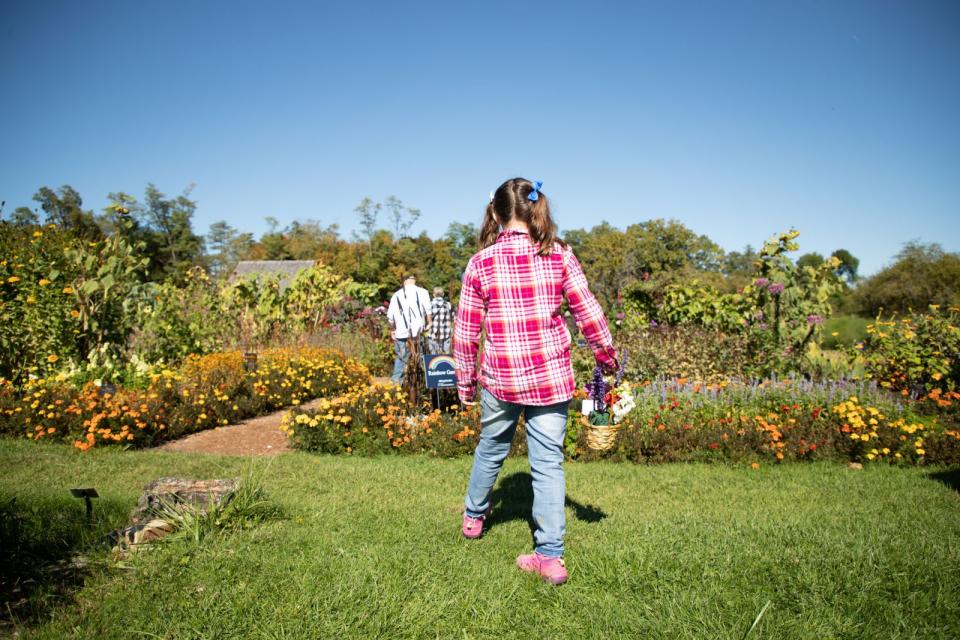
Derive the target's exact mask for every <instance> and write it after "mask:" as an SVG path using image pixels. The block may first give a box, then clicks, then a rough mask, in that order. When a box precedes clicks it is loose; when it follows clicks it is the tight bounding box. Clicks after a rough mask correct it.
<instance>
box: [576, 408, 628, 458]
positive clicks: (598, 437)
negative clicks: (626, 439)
mask: <svg viewBox="0 0 960 640" xmlns="http://www.w3.org/2000/svg"><path fill="white" fill-rule="evenodd" d="M580 423H581V424H582V425H583V427H584V429H586V432H587V446H588V447H589V448H590V449H591V450H593V451H599V452H601V453H604V452H607V451H610V449H613V445H615V444H616V443H617V434H618V433H619V432H620V427H621V426H622V425H619V424H590V421H589V420H587V418H586V417H585V416H581V417H580Z"/></svg>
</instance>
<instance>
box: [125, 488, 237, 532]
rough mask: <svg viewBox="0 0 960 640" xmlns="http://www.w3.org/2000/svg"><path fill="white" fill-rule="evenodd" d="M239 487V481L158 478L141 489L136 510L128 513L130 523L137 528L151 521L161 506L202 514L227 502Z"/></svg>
mask: <svg viewBox="0 0 960 640" xmlns="http://www.w3.org/2000/svg"><path fill="white" fill-rule="evenodd" d="M239 486H240V479H239V478H220V479H214V480H191V479H188V478H175V477H170V478H158V479H156V480H154V481H153V482H151V483H150V484H148V485H147V486H146V487H144V489H143V493H142V494H141V495H140V500H139V501H138V502H137V506H136V507H135V508H134V510H133V511H132V512H131V513H130V522H131V524H140V523H142V522H144V521H146V520H150V519H152V518H154V517H155V516H156V515H157V514H158V511H159V510H160V507H161V506H167V507H170V506H174V507H175V506H177V505H186V506H188V507H192V508H193V509H195V510H198V511H199V512H200V513H206V512H207V509H209V507H210V506H211V505H213V506H214V507H221V506H223V505H225V504H226V503H227V502H229V501H230V498H231V497H232V496H233V493H234V492H235V491H236V490H237V488H238V487H239Z"/></svg>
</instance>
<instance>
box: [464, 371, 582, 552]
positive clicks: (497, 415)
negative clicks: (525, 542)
mask: <svg viewBox="0 0 960 640" xmlns="http://www.w3.org/2000/svg"><path fill="white" fill-rule="evenodd" d="M569 404H570V401H569V400H568V401H565V402H558V403H557V404H552V405H549V406H546V407H535V406H530V405H521V404H513V403H511V402H503V401H502V400H498V399H497V398H496V397H494V395H493V394H492V393H490V392H489V391H487V390H486V389H483V390H482V391H481V392H480V408H481V414H480V425H481V430H480V444H478V445H477V450H476V452H475V453H474V455H473V470H472V471H471V472H470V486H469V487H467V498H466V500H465V501H464V506H465V507H466V512H467V515H468V516H471V517H473V518H478V517H480V516H482V515H483V514H484V513H485V512H486V510H487V509H488V508H489V507H490V493H491V491H492V490H493V485H494V483H495V482H496V481H497V475H498V474H499V473H500V469H501V468H502V467H503V461H504V459H505V458H506V457H507V454H508V453H509V452H510V443H511V442H512V441H513V434H514V432H515V431H516V429H517V421H518V420H519V419H520V414H521V413H524V415H525V416H526V420H527V449H528V453H527V455H528V458H529V460H530V473H531V475H532V476H533V522H534V524H535V526H536V530H535V531H534V534H533V539H534V542H535V544H536V551H537V552H539V553H541V554H543V555H545V556H553V557H560V556H562V555H563V535H564V533H566V528H567V514H566V513H565V512H564V507H563V506H564V501H565V499H566V484H565V482H564V477H563V439H564V437H565V436H566V433H567V405H569Z"/></svg>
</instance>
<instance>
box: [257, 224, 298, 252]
mask: <svg viewBox="0 0 960 640" xmlns="http://www.w3.org/2000/svg"><path fill="white" fill-rule="evenodd" d="M266 221H267V227H268V230H267V232H266V233H264V234H263V235H262V236H260V247H261V248H262V255H261V256H258V258H260V259H263V260H290V259H292V258H293V254H291V253H290V247H288V246H287V236H286V234H285V233H284V232H283V231H278V230H277V229H278V227H279V226H280V222H279V221H278V220H277V219H276V218H274V217H271V216H268V217H267V218H266Z"/></svg>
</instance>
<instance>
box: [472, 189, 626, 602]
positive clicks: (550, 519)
mask: <svg viewBox="0 0 960 640" xmlns="http://www.w3.org/2000/svg"><path fill="white" fill-rule="evenodd" d="M541 184H542V183H540V182H536V183H534V182H530V181H529V180H526V179H524V178H514V179H513V180H508V181H506V182H504V183H503V184H502V185H500V187H499V188H498V189H497V190H496V192H495V193H494V194H493V199H492V200H491V201H490V204H488V205H487V209H486V212H485V214H484V219H483V225H482V227H481V230H480V252H479V253H477V254H476V255H474V256H473V257H472V258H471V259H470V262H469V263H468V264H467V268H466V271H465V272H464V275H463V288H462V290H461V293H460V304H459V308H458V310H457V317H456V323H455V326H454V334H453V358H454V361H455V364H456V373H457V390H458V393H459V395H460V401H461V402H462V403H463V404H464V405H472V404H475V403H476V402H479V403H480V407H481V419H480V421H481V432H480V443H479V444H478V445H477V449H476V453H475V454H474V460H473V470H472V471H471V473H470V484H469V486H468V488H467V497H466V500H465V505H464V506H465V509H464V516H463V535H464V536H466V537H467V538H478V537H480V535H481V534H482V533H483V525H484V521H485V519H486V517H487V515H488V514H489V513H490V509H491V506H492V505H491V501H490V494H491V491H492V489H493V485H494V483H495V482H496V479H497V475H498V474H499V473H500V469H501V467H502V466H503V461H504V459H505V458H506V457H507V453H509V451H510V444H511V442H512V441H513V434H514V431H515V430H516V427H517V421H518V420H519V418H520V415H521V414H523V415H524V417H525V419H526V431H527V446H528V450H529V460H530V469H531V472H532V476H533V520H534V522H535V524H536V531H535V532H534V540H535V543H536V548H535V549H534V553H532V554H524V555H521V556H519V557H518V558H517V565H518V566H519V567H520V568H521V569H523V570H525V571H531V572H534V573H538V574H540V575H541V576H542V577H543V579H544V580H546V581H547V582H550V583H552V584H562V583H563V582H566V580H567V569H566V567H565V566H564V563H563V551H564V549H563V536H564V533H565V530H566V516H565V513H564V501H565V498H566V487H565V483H564V476H563V442H564V437H565V435H566V428H567V406H568V405H569V403H570V398H571V397H572V396H573V391H574V380H573V366H572V364H571V362H570V342H571V339H570V332H569V331H568V330H567V326H566V322H565V321H564V317H563V312H562V311H561V306H562V304H563V301H564V299H566V301H567V305H568V306H569V307H570V310H571V311H572V312H573V316H574V318H575V319H576V321H577V326H578V327H579V328H580V330H581V331H582V332H583V335H584V337H585V338H586V340H587V343H588V344H589V345H590V347H591V349H592V350H593V352H594V355H595V357H596V360H597V363H598V364H599V365H600V366H601V367H602V368H603V369H605V370H606V371H608V372H612V371H614V370H616V368H617V366H618V364H617V358H616V352H615V351H614V349H613V339H612V337H611V336H610V330H609V329H608V327H607V321H606V319H605V318H604V316H603V311H602V310H601V308H600V305H599V304H598V303H597V301H596V299H595V298H594V297H593V294H591V293H590V289H589V288H588V286H587V280H586V278H585V277H584V275H583V270H582V269H581V268H580V263H579V262H578V260H577V258H576V256H574V255H573V252H572V251H571V250H570V248H569V247H568V246H567V245H566V244H565V243H564V242H562V241H561V240H560V239H559V238H557V226H556V224H554V222H553V219H552V217H551V215H550V204H549V202H548V201H547V197H546V196H545V195H544V194H543V193H542V192H541V191H540V186H541ZM481 331H485V339H484V348H483V354H482V357H481V359H480V364H479V370H478V367H477V351H478V349H479V344H480V333H481ZM478 385H479V387H480V394H479V398H477V397H476V395H475V394H476V389H477V387H478Z"/></svg>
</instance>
